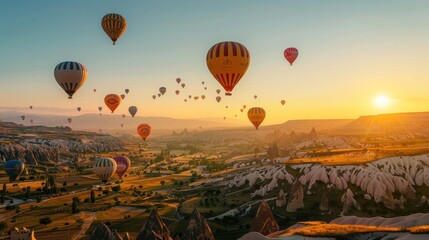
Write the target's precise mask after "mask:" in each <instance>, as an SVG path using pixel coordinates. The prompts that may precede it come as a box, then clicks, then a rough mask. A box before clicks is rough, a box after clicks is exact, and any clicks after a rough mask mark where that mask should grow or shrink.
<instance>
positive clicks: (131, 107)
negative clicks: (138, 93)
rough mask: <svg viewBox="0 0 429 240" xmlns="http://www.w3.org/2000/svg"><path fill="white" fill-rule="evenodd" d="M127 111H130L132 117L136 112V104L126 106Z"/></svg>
mask: <svg viewBox="0 0 429 240" xmlns="http://www.w3.org/2000/svg"><path fill="white" fill-rule="evenodd" d="M128 112H130V114H131V116H132V117H134V116H135V115H136V113H137V107H136V106H130V107H129V108H128Z"/></svg>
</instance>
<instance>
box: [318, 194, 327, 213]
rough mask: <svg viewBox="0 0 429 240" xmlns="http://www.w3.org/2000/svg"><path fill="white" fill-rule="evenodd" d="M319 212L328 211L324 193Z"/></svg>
mask: <svg viewBox="0 0 429 240" xmlns="http://www.w3.org/2000/svg"><path fill="white" fill-rule="evenodd" d="M319 210H320V211H328V210H329V199H328V197H327V196H326V192H323V195H322V199H321V200H320V204H319Z"/></svg>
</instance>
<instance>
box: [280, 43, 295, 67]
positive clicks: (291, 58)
mask: <svg viewBox="0 0 429 240" xmlns="http://www.w3.org/2000/svg"><path fill="white" fill-rule="evenodd" d="M283 55H284V56H285V58H286V60H287V61H288V62H289V63H290V65H291V66H292V64H293V62H295V60H296V58H297V57H298V49H296V48H293V47H292V48H286V50H285V51H284V53H283Z"/></svg>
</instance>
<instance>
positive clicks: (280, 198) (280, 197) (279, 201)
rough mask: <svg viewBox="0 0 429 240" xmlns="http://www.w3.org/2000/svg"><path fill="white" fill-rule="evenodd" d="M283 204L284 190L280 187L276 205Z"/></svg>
mask: <svg viewBox="0 0 429 240" xmlns="http://www.w3.org/2000/svg"><path fill="white" fill-rule="evenodd" d="M285 205H286V197H285V192H283V189H280V191H279V193H278V194H277V199H276V207H284V206H285Z"/></svg>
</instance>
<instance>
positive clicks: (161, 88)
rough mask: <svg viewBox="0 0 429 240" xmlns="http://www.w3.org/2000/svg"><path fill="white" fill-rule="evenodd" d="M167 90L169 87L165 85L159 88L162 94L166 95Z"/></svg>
mask: <svg viewBox="0 0 429 240" xmlns="http://www.w3.org/2000/svg"><path fill="white" fill-rule="evenodd" d="M166 91H167V88H165V87H160V88H159V92H160V93H161V94H162V95H164V94H165V92H166Z"/></svg>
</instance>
